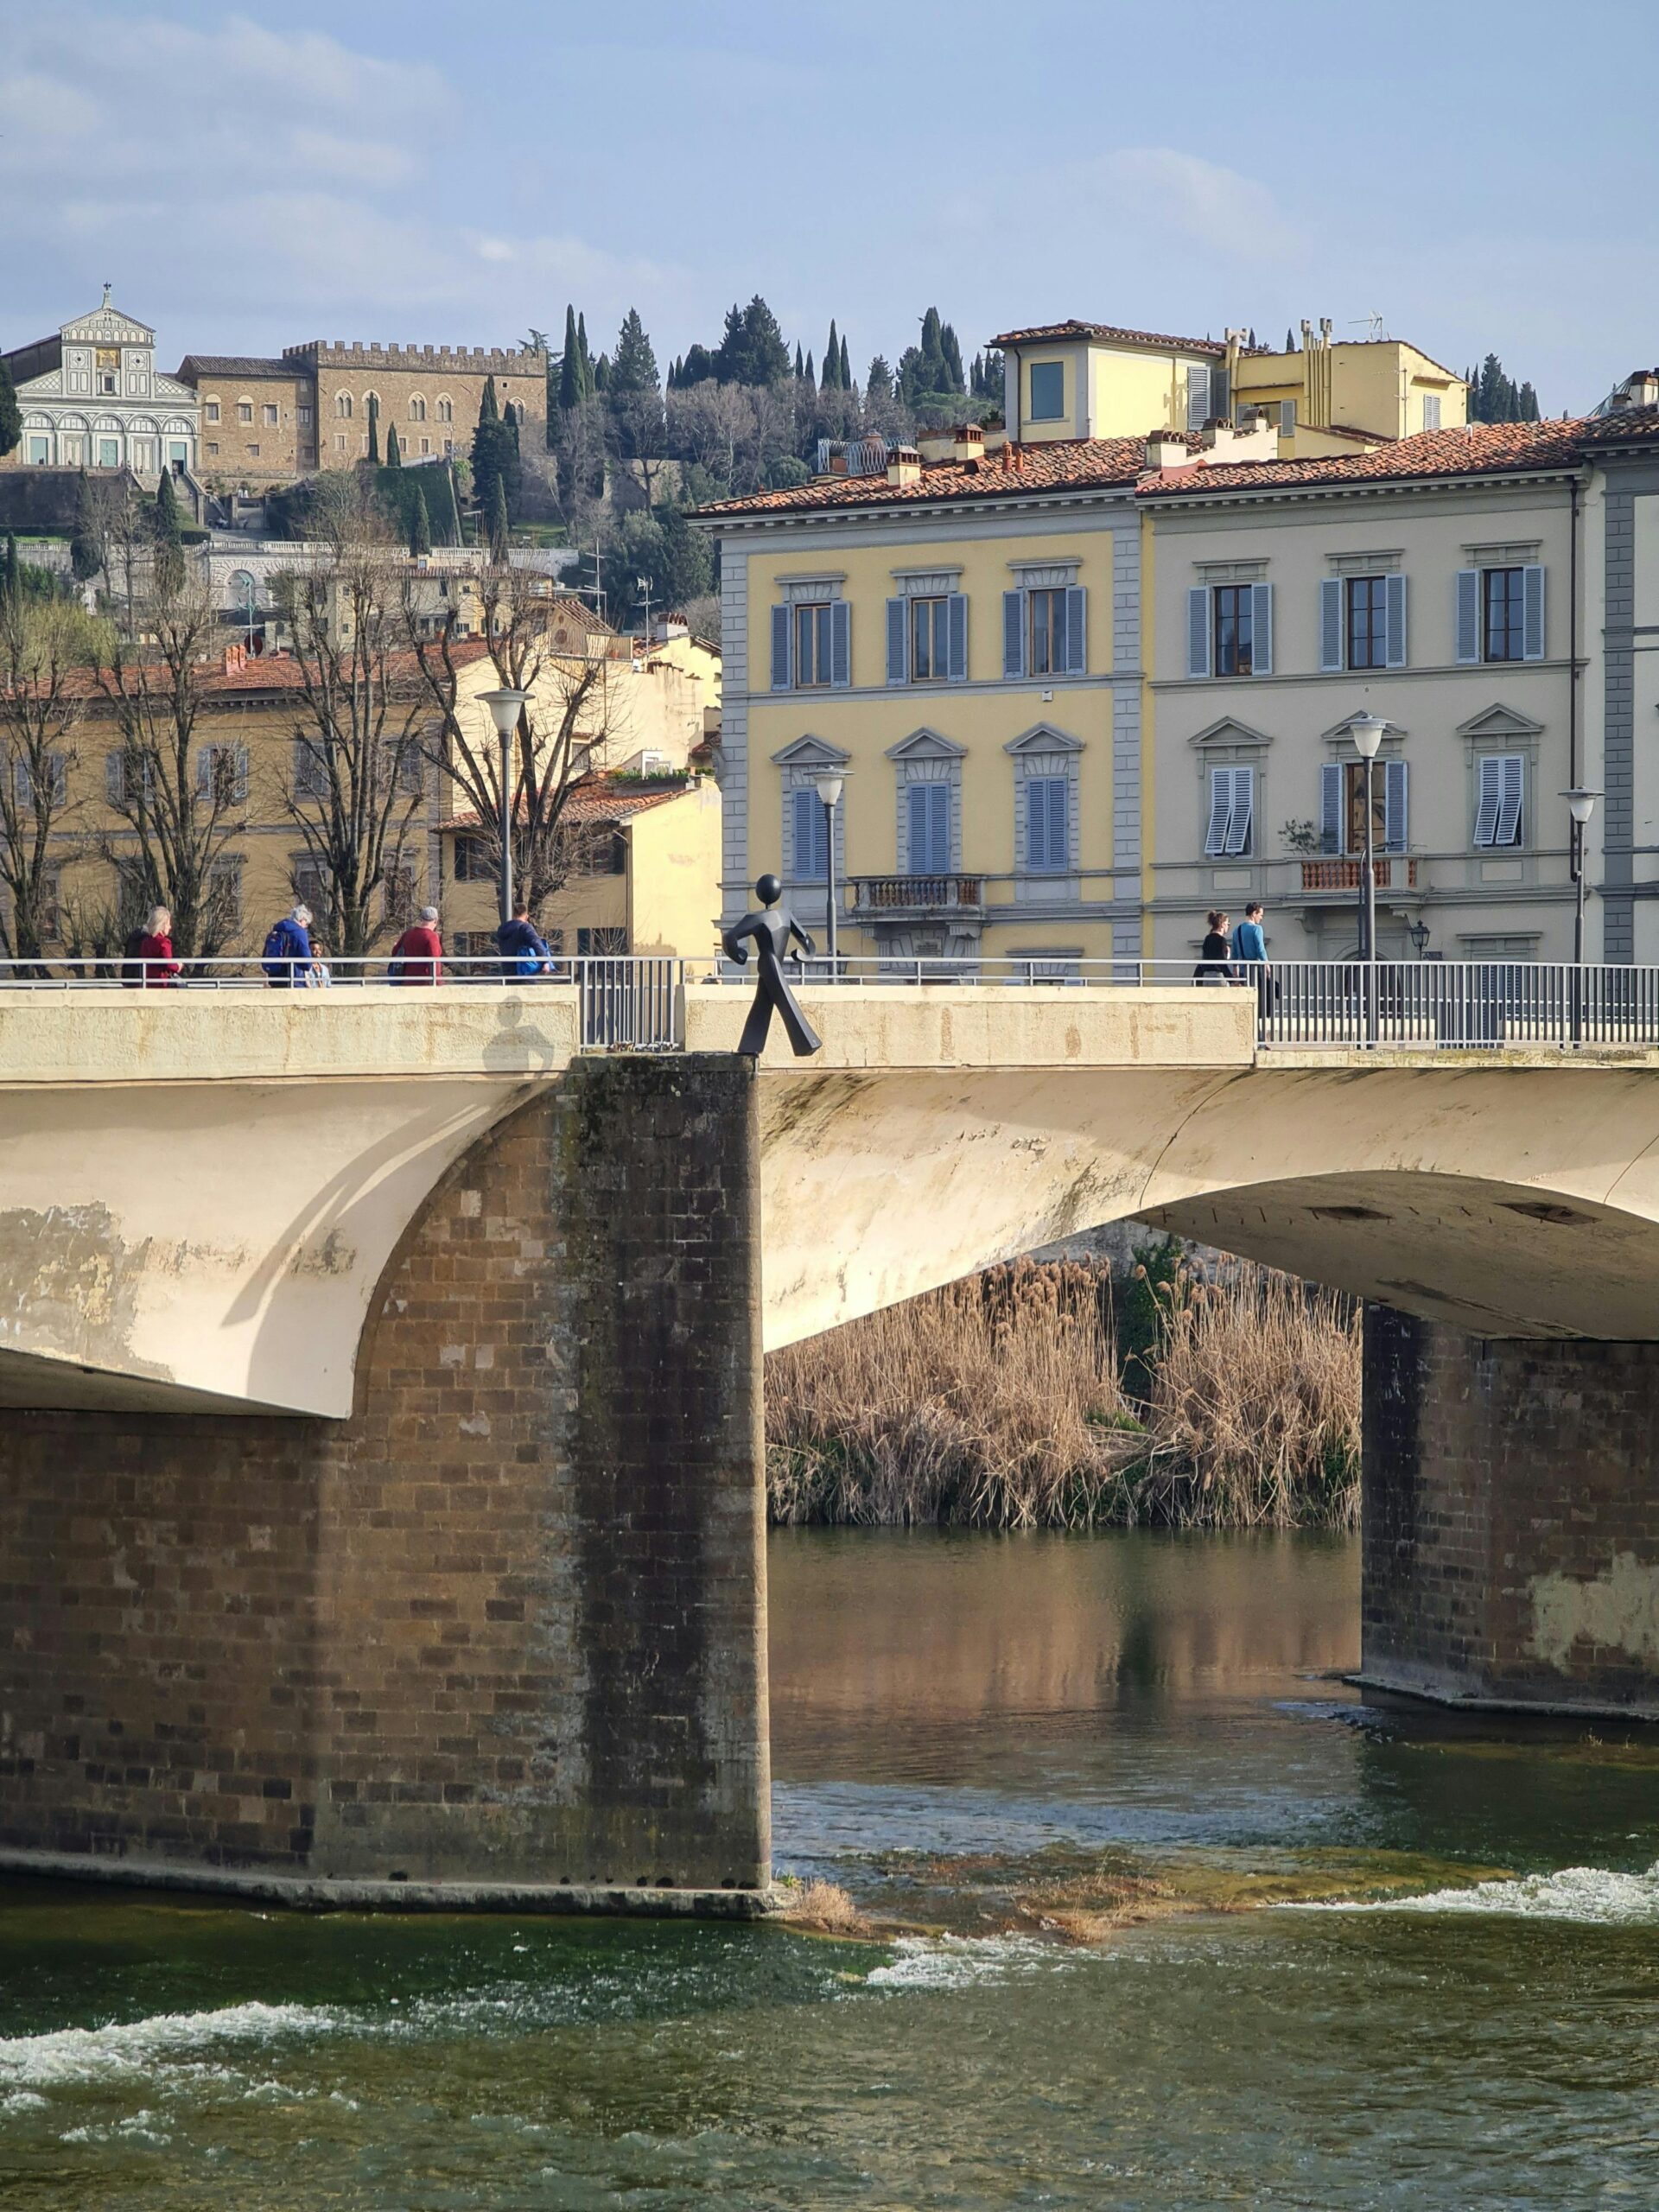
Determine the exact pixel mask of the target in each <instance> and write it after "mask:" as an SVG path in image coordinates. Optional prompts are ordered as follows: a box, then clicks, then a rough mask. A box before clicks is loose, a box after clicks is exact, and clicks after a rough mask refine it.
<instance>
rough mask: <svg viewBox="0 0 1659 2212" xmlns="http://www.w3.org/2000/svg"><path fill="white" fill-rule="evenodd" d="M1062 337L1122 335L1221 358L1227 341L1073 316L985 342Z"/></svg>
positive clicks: (1030, 342) (1035, 342) (1029, 342)
mask: <svg viewBox="0 0 1659 2212" xmlns="http://www.w3.org/2000/svg"><path fill="white" fill-rule="evenodd" d="M1065 338H1100V339H1104V340H1107V341H1108V342H1110V340H1113V339H1121V340H1124V341H1125V342H1126V343H1127V344H1129V345H1132V346H1167V347H1169V348H1170V349H1171V351H1172V352H1175V353H1213V354H1215V355H1216V356H1217V359H1223V358H1224V357H1225V354H1226V352H1227V346H1226V343H1225V341H1224V340H1222V339H1219V338H1172V337H1170V336H1169V334H1167V332H1166V331H1161V330H1128V329H1125V328H1124V327H1122V325H1120V324H1117V323H1112V322H1080V321H1077V319H1076V318H1075V317H1073V318H1072V319H1071V320H1069V321H1065V322H1038V323H1033V325H1032V326H1031V327H1030V328H1029V329H1027V330H1005V331H1004V332H1003V333H1002V334H1001V337H1000V338H993V339H991V340H988V343H989V344H990V345H993V346H1040V345H1042V344H1044V343H1046V342H1047V341H1049V340H1058V339H1065Z"/></svg>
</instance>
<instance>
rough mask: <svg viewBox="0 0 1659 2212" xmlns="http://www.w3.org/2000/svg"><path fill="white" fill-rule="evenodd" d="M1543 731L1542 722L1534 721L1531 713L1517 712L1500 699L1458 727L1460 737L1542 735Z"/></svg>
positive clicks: (1460, 723)
mask: <svg viewBox="0 0 1659 2212" xmlns="http://www.w3.org/2000/svg"><path fill="white" fill-rule="evenodd" d="M1543 733H1544V726H1543V724H1542V723H1541V722H1535V721H1534V720H1533V719H1532V717H1531V715H1522V714H1519V713H1517V712H1516V709H1515V708H1513V707H1506V706H1504V705H1503V702H1501V701H1500V700H1494V701H1493V702H1492V704H1491V706H1490V707H1488V708H1486V709H1484V711H1483V712H1482V713H1480V714H1478V715H1471V716H1470V718H1469V720H1468V721H1466V722H1459V724H1458V728H1457V734H1458V736H1459V737H1475V738H1503V737H1541V736H1542V735H1543Z"/></svg>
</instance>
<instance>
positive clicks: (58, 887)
mask: <svg viewBox="0 0 1659 2212" xmlns="http://www.w3.org/2000/svg"><path fill="white" fill-rule="evenodd" d="M61 900H62V877H61V875H60V873H59V871H58V870H57V869H56V868H47V869H46V870H45V871H44V873H43V874H42V875H41V891H40V899H39V903H38V906H37V907H36V910H35V911H36V914H37V917H38V920H39V925H40V932H41V944H61V943H62V941H63V910H62V904H61Z"/></svg>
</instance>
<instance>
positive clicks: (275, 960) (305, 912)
mask: <svg viewBox="0 0 1659 2212" xmlns="http://www.w3.org/2000/svg"><path fill="white" fill-rule="evenodd" d="M259 964H260V966H261V967H262V968H263V969H264V971H265V981H266V982H268V983H269V984H270V987H271V988H272V989H273V990H279V991H291V990H294V989H296V988H302V987H303V986H304V985H305V984H307V983H308V982H310V980H311V909H310V908H309V907H308V906H307V905H305V903H304V901H303V900H302V901H301V903H300V904H299V905H298V906H296V908H295V909H294V911H293V912H292V913H291V914H284V915H283V918H282V920H281V921H280V922H278V923H277V924H276V925H275V926H274V927H273V928H272V930H271V932H270V936H269V937H268V938H266V939H265V949H264V952H262V953H261V954H260V956H259Z"/></svg>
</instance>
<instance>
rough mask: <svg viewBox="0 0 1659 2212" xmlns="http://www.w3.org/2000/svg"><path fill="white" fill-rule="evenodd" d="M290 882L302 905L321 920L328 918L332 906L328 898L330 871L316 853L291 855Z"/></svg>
mask: <svg viewBox="0 0 1659 2212" xmlns="http://www.w3.org/2000/svg"><path fill="white" fill-rule="evenodd" d="M288 880H289V883H290V884H291V885H292V886H293V887H294V896H295V898H296V899H297V900H298V901H299V902H300V904H301V905H302V906H308V907H309V908H310V909H311V912H313V914H315V915H316V916H317V917H319V918H326V917H327V912H328V909H329V906H330V905H331V904H332V901H331V900H330V899H329V896H328V871H327V868H324V866H323V864H322V862H321V861H320V860H318V858H317V857H316V855H315V854H314V853H290V854H289V856H288Z"/></svg>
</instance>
